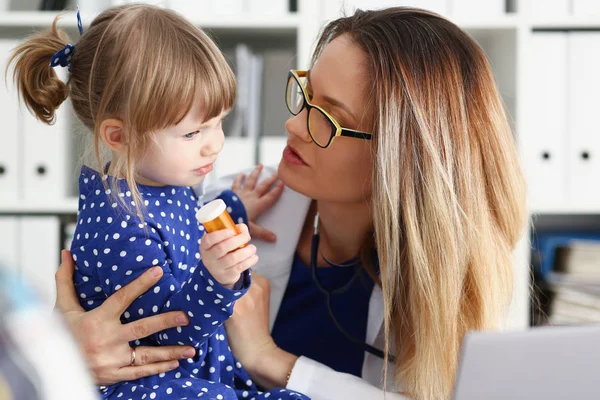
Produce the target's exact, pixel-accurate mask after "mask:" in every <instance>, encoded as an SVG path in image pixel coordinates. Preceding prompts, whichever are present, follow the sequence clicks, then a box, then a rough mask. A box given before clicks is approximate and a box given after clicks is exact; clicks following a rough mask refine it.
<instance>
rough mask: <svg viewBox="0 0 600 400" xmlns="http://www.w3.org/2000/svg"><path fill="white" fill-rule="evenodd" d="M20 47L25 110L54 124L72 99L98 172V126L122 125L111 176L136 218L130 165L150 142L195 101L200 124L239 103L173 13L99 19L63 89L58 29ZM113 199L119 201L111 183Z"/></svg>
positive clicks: (213, 59) (111, 12) (151, 9)
mask: <svg viewBox="0 0 600 400" xmlns="http://www.w3.org/2000/svg"><path fill="white" fill-rule="evenodd" d="M57 22H58V17H57V18H56V19H55V20H54V23H53V24H52V28H51V29H50V30H48V31H46V32H41V33H38V34H36V35H34V36H32V37H31V38H29V39H27V40H26V41H25V42H24V43H22V44H21V45H20V46H18V47H17V48H16V49H15V51H14V53H13V55H12V57H11V59H10V61H9V65H11V64H13V63H14V75H13V77H14V80H15V82H16V84H17V86H18V88H19V93H20V95H21V97H22V98H23V100H24V101H25V104H26V106H27V108H28V109H29V110H30V111H31V112H32V113H33V114H35V116H36V117H37V118H38V119H39V120H40V121H43V122H45V123H48V124H52V123H53V121H54V118H55V112H56V109H57V108H58V107H59V106H60V105H61V104H62V103H63V101H65V100H66V98H67V97H68V96H69V95H70V97H71V102H72V104H73V109H74V111H75V114H76V115H77V118H78V119H79V120H80V121H81V122H82V123H83V125H85V126H86V127H87V128H88V129H90V130H91V131H92V132H93V133H94V150H95V155H96V159H97V162H98V168H99V170H100V171H102V170H103V169H104V168H103V163H104V161H105V160H102V157H101V151H100V150H101V137H100V132H99V130H100V125H101V124H102V121H104V120H106V119H107V118H116V119H119V120H121V121H122V122H123V126H124V129H123V133H124V137H123V141H124V142H125V143H126V144H127V154H126V156H125V157H119V159H118V161H117V163H118V165H111V169H113V170H114V171H118V172H119V173H122V174H123V175H124V176H125V178H126V179H127V183H128V186H129V187H130V190H131V192H132V195H133V199H134V204H135V207H136V209H137V212H138V214H139V215H140V217H141V212H140V208H139V205H141V202H140V200H141V196H140V194H139V192H138V190H137V188H136V184H135V182H136V179H135V177H136V170H135V164H136V161H138V160H139V159H140V158H141V157H142V156H143V154H144V152H145V151H146V149H147V148H148V145H149V143H150V141H151V140H152V137H153V136H152V134H153V133H154V132H156V131H159V130H161V129H165V128H166V127H168V126H171V125H175V124H177V123H178V122H180V121H181V120H182V119H183V118H184V117H185V115H186V114H187V113H188V112H189V111H190V109H191V107H192V104H193V103H194V101H195V100H199V101H200V102H201V104H202V107H203V112H204V114H205V119H206V120H208V119H211V118H214V117H216V116H218V115H219V114H221V112H222V111H223V110H227V109H230V108H231V107H232V106H233V104H234V102H235V98H236V83H235V76H234V74H233V72H232V71H231V69H230V68H229V66H228V65H227V62H226V61H225V59H224V57H223V55H222V53H221V52H220V51H219V49H218V48H217V46H216V45H215V44H214V43H213V41H212V40H211V39H210V38H209V37H208V36H207V35H206V34H205V33H204V32H203V31H202V30H201V29H199V28H198V27H196V26H194V25H192V24H191V23H190V22H188V21H187V20H186V19H185V18H184V17H183V16H181V15H179V14H177V13H176V12H173V11H170V10H166V9H163V8H160V7H155V6H151V5H144V4H134V5H125V6H119V7H112V8H109V9H107V10H105V11H104V12H102V13H101V14H100V15H98V16H97V17H96V18H95V19H94V21H92V23H91V25H90V26H89V27H88V28H87V29H86V31H85V32H84V34H83V35H82V36H81V38H80V39H79V41H78V43H77V44H76V45H75V51H74V53H73V56H72V60H71V71H70V74H69V79H68V81H67V82H66V83H64V82H62V81H61V80H60V79H59V78H58V77H57V75H56V73H55V72H54V70H53V69H52V68H50V66H49V65H50V60H51V58H52V56H53V55H54V54H55V53H56V52H58V51H59V50H61V49H62V48H63V47H64V46H65V45H66V44H67V43H68V42H69V40H68V37H67V35H66V34H65V33H64V32H63V31H61V30H60V29H58V27H57ZM112 182H113V186H114V187H113V188H112V189H113V190H112V192H113V194H115V195H116V194H117V193H119V185H118V180H117V179H113V180H112Z"/></svg>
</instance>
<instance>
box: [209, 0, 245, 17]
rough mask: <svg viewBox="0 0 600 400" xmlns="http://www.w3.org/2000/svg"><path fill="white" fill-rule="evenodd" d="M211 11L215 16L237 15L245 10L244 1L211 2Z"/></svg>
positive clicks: (221, 0) (217, 0)
mask: <svg viewBox="0 0 600 400" xmlns="http://www.w3.org/2000/svg"><path fill="white" fill-rule="evenodd" d="M211 3H212V4H211V6H210V8H211V11H212V13H213V14H216V15H239V14H242V13H243V12H244V10H245V6H244V0H212V1H211Z"/></svg>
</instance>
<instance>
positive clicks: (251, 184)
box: [244, 164, 263, 190]
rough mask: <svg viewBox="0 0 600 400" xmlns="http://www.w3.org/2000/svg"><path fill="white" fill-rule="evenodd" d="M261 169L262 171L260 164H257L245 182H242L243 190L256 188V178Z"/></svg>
mask: <svg viewBox="0 0 600 400" xmlns="http://www.w3.org/2000/svg"><path fill="white" fill-rule="evenodd" d="M262 169H263V166H262V164H258V165H257V166H256V168H254V169H253V170H252V172H251V173H250V175H248V178H247V179H246V182H244V189H248V190H254V188H255V187H256V182H257V181H258V177H259V176H260V173H261V171H262Z"/></svg>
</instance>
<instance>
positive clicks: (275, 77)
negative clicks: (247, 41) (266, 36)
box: [260, 49, 296, 136]
mask: <svg viewBox="0 0 600 400" xmlns="http://www.w3.org/2000/svg"><path fill="white" fill-rule="evenodd" d="M263 58H264V70H263V76H264V77H265V79H264V81H263V99H264V101H263V107H262V124H261V126H262V127H261V130H260V133H261V136H273V135H281V136H285V123H286V121H287V120H288V118H289V117H290V113H289V111H288V109H287V107H286V105H285V101H284V99H283V87H284V85H285V83H286V80H287V77H288V72H289V70H290V69H293V68H294V62H295V60H296V58H295V56H294V52H293V51H291V50H284V49H267V50H265V51H264V53H263Z"/></svg>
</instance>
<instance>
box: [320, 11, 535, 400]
mask: <svg viewBox="0 0 600 400" xmlns="http://www.w3.org/2000/svg"><path fill="white" fill-rule="evenodd" d="M342 34H345V35H348V36H349V37H350V39H351V40H352V41H353V42H354V43H355V44H357V45H358V46H359V47H360V48H361V49H362V50H363V51H364V52H365V53H366V55H367V57H366V59H367V60H368V61H367V65H366V68H367V75H366V79H367V80H368V82H369V85H370V87H369V89H370V92H368V93H365V94H364V95H365V99H372V100H371V101H372V104H369V105H368V106H370V107H373V110H375V113H374V114H375V120H374V121H373V126H372V132H374V139H375V140H374V152H375V156H374V159H375V163H376V165H375V166H374V168H373V177H372V186H373V187H372V192H373V198H372V203H373V204H372V209H373V218H374V229H375V243H374V245H375V247H376V248H377V252H378V255H379V261H380V274H381V285H382V290H383V298H384V310H385V311H384V313H385V338H386V346H385V347H386V351H387V352H390V351H392V352H394V351H395V355H396V361H395V366H394V371H395V373H394V380H395V382H396V383H398V384H401V385H402V387H403V388H404V390H405V391H406V392H407V393H409V394H410V395H411V396H413V398H415V399H446V398H449V397H450V396H451V392H452V388H453V385H454V379H455V374H456V370H457V363H458V357H459V350H460V344H461V340H462V338H463V336H464V334H465V333H466V332H467V331H469V330H481V329H493V328H496V327H498V325H499V324H500V323H501V321H502V320H503V318H504V317H505V316H506V312H507V309H508V307H509V305H510V302H511V298H512V289H513V261H512V251H513V248H514V247H515V245H516V243H517V242H518V240H519V238H520V237H521V235H522V234H523V233H524V227H525V226H526V221H527V214H526V202H525V192H526V188H525V182H524V178H523V174H522V171H521V167H520V165H519V161H518V155H517V151H516V146H515V142H514V139H513V136H512V133H511V129H510V126H509V123H508V121H507V117H506V115H505V111H504V108H503V104H502V101H501V99H500V96H499V94H498V90H497V88H496V85H495V83H494V77H493V75H492V71H491V68H490V65H489V63H488V60H487V59H486V56H485V54H484V52H483V51H482V49H481V48H480V47H479V46H478V45H477V43H476V42H475V41H474V40H473V39H472V38H470V37H469V36H468V35H467V34H466V33H465V32H463V31H462V30H461V29H459V28H458V27H457V26H456V25H454V24H452V23H451V22H449V21H447V20H445V19H444V18H442V17H440V16H438V15H436V14H433V13H430V12H426V11H423V10H417V9H410V8H390V9H385V10H379V11H360V10H359V11H357V12H356V13H355V14H354V15H352V16H350V17H346V18H340V19H338V20H336V21H333V22H331V23H330V24H329V25H327V26H326V27H325V29H324V32H323V34H322V36H321V38H320V40H319V42H318V45H317V48H316V51H315V53H314V56H313V63H314V62H315V61H316V60H317V59H318V57H319V55H320V54H321V52H322V51H323V49H324V48H325V46H327V44H328V43H329V42H331V41H332V40H333V39H334V38H336V37H338V36H340V35H342ZM365 101H366V100H365ZM390 343H392V345H390ZM387 364H388V363H387V359H386V362H385V371H384V376H386V373H387Z"/></svg>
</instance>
